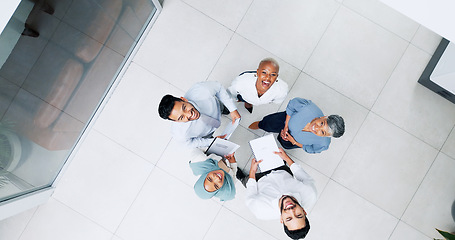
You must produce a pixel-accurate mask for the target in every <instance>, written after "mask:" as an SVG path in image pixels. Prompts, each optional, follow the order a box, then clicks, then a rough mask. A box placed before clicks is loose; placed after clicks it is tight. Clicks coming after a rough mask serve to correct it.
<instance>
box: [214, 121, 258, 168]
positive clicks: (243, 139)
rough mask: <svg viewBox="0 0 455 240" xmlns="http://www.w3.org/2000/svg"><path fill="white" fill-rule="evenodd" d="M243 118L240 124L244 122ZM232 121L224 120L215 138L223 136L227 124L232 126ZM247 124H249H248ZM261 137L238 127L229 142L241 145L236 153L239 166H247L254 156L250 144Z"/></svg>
mask: <svg viewBox="0 0 455 240" xmlns="http://www.w3.org/2000/svg"><path fill="white" fill-rule="evenodd" d="M243 121H244V120H243V118H242V120H241V121H240V122H243ZM231 123H232V121H231V120H230V119H223V121H222V125H221V127H220V128H218V130H217V131H215V133H214V136H217V135H221V133H222V131H223V130H224V129H225V128H226V126H227V124H231ZM246 124H247V123H246ZM258 137H260V135H257V133H255V132H251V131H249V130H247V129H246V128H245V127H243V126H238V127H237V128H236V129H235V131H234V133H233V134H232V136H231V137H230V138H229V141H231V142H234V143H236V144H238V145H240V147H239V149H237V151H235V157H236V160H237V163H238V166H239V167H241V168H243V167H245V165H246V164H247V162H248V160H249V158H250V157H251V156H252V155H253V152H252V151H251V148H250V145H249V142H250V141H251V140H253V139H256V138H258Z"/></svg>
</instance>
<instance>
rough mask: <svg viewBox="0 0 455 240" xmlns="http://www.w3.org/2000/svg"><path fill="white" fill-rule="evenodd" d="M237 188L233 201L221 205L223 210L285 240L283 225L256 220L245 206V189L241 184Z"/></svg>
mask: <svg viewBox="0 0 455 240" xmlns="http://www.w3.org/2000/svg"><path fill="white" fill-rule="evenodd" d="M247 169H249V167H247ZM237 186H239V185H236V192H237V193H236V197H235V199H233V200H231V201H228V202H225V203H224V204H223V208H227V209H229V210H230V211H232V212H233V213H235V214H237V215H239V216H241V217H242V218H243V219H245V220H246V221H247V222H250V223H251V224H253V225H255V226H256V227H258V228H260V229H261V230H263V231H265V232H267V233H268V234H270V235H272V236H274V237H275V238H277V239H287V238H288V237H287V235H286V233H284V230H283V224H281V223H280V220H279V219H273V220H267V221H263V220H259V219H257V218H256V217H255V216H254V215H253V213H252V212H251V211H250V210H249V209H248V208H247V206H246V205H245V195H246V189H245V188H244V187H243V185H241V184H240V186H239V187H237Z"/></svg>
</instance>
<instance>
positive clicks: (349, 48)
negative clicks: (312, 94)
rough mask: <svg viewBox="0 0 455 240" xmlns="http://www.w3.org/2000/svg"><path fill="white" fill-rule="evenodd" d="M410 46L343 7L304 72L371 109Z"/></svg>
mask: <svg viewBox="0 0 455 240" xmlns="http://www.w3.org/2000/svg"><path fill="white" fill-rule="evenodd" d="M334 39H336V41H334ZM408 44H409V43H408V42H406V41H405V40H403V39H402V38H400V37H398V36H396V35H395V34H392V33H390V32H389V31H386V30H384V29H383V28H382V27H380V26H378V25H376V24H374V23H373V22H371V21H370V20H368V19H366V18H364V17H362V16H360V15H359V14H357V13H355V12H353V11H351V10H349V9H347V8H345V7H341V8H340V9H339V10H338V12H337V14H336V15H335V17H334V19H333V21H332V22H331V23H330V25H329V27H328V29H327V31H326V33H325V34H324V36H323V37H322V39H321V41H320V42H319V44H318V46H317V48H316V49H315V51H314V52H313V54H312V57H311V58H310V60H309V61H308V64H307V65H306V66H305V69H304V72H306V73H307V74H309V75H310V76H312V77H314V78H316V79H317V80H319V81H321V82H323V83H324V84H326V85H328V86H330V87H332V88H334V89H335V90H337V91H339V92H340V93H342V94H344V95H346V96H347V97H349V98H351V99H353V100H354V101H356V102H358V103H360V104H361V105H363V106H364V107H366V108H368V109H370V108H371V107H372V105H373V103H374V101H375V100H376V98H377V97H378V95H379V93H380V92H381V90H382V88H383V87H384V85H385V83H386V82H387V80H388V78H389V77H390V75H391V74H392V71H393V69H394V68H395V66H396V64H397V63H398V61H399V60H400V58H401V56H402V55H403V53H404V51H405V50H406V47H407V46H408ZM384 49H387V51H384ZM372 56H374V57H372Z"/></svg>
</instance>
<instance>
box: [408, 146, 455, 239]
mask: <svg viewBox="0 0 455 240" xmlns="http://www.w3.org/2000/svg"><path fill="white" fill-rule="evenodd" d="M453 169H455V160H454V159H451V158H449V157H448V156H446V155H445V154H443V153H440V154H439V155H438V157H437V158H436V160H435V161H434V163H433V165H432V166H431V168H430V171H428V173H427V175H426V176H425V179H424V180H423V182H422V184H421V185H420V187H419V189H418V191H417V193H416V194H415V196H414V198H413V199H412V201H411V203H410V204H409V207H408V208H407V209H406V212H405V214H404V215H403V217H402V219H401V220H402V221H404V222H406V223H407V224H409V225H411V226H413V227H414V228H416V229H419V230H420V231H422V232H423V233H425V234H426V235H427V236H430V237H438V238H441V236H439V233H438V232H436V230H435V228H438V229H441V230H445V231H449V232H454V231H455V226H454V224H453V221H454V220H453V219H452V215H451V207H452V204H453V202H454V199H455V192H454V191H453V189H455V175H454V174H453ZM436 200H437V201H436ZM422 216H424V217H422Z"/></svg>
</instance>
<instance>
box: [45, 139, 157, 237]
mask: <svg viewBox="0 0 455 240" xmlns="http://www.w3.org/2000/svg"><path fill="white" fill-rule="evenodd" d="M152 168H153V165H152V164H151V163H149V162H147V161H146V160H145V159H142V158H140V157H139V156H137V155H135V154H133V153H132V152H130V151H128V150H127V149H125V148H123V147H122V146H120V145H118V144H117V143H115V142H112V141H111V140H110V139H108V138H107V137H105V136H103V135H101V134H100V133H98V132H96V131H91V132H90V133H89V134H88V136H87V137H86V138H85V140H84V143H83V144H82V146H81V147H80V149H79V150H78V153H77V156H76V157H75V158H74V159H73V160H72V162H71V164H70V166H69V168H68V169H67V170H66V172H65V175H64V177H63V178H62V180H61V181H60V182H59V183H58V188H57V189H56V191H55V193H54V195H53V196H54V198H56V199H57V200H59V201H60V202H62V203H64V204H65V205H67V206H69V207H71V208H72V209H74V210H75V211H77V212H79V213H81V214H82V215H84V216H86V217H88V218H90V219H92V220H93V221H95V222H97V223H99V224H100V225H102V226H103V227H105V228H106V229H108V230H109V231H111V232H115V230H116V229H117V227H118V226H119V224H120V222H121V221H122V219H123V217H124V216H125V214H126V212H127V210H128V208H129V207H130V205H131V204H132V203H133V201H134V199H135V198H136V196H137V194H138V193H139V191H140V190H141V187H142V185H143V184H144V182H145V180H146V179H147V177H148V175H149V174H150V172H151V171H152ZM81 176H83V177H81ZM119 191H121V194H119ZM113 209H115V211H113Z"/></svg>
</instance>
